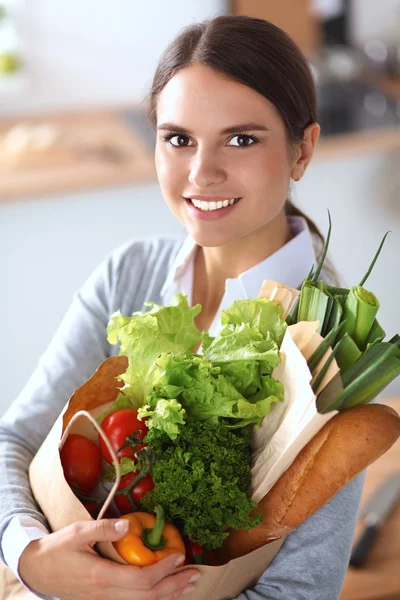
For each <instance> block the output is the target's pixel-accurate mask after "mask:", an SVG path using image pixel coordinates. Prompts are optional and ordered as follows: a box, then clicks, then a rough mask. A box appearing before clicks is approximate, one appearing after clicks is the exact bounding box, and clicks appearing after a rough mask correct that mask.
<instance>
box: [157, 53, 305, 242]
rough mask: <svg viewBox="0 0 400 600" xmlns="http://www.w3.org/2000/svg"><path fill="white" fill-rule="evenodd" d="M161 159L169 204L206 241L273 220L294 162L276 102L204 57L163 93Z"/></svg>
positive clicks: (196, 236) (162, 181)
mask: <svg viewBox="0 0 400 600" xmlns="http://www.w3.org/2000/svg"><path fill="white" fill-rule="evenodd" d="M155 160H156V168H157V174H158V178H159V182H160V186H161V189H162V192H163V195H164V198H165V200H166V202H167V204H168V206H169V208H170V209H171V211H172V212H173V214H174V215H175V216H176V217H177V219H179V221H180V222H181V223H182V224H183V225H184V227H185V228H186V230H187V231H188V232H189V233H190V234H191V236H192V237H193V238H194V240H195V241H196V242H197V243H198V244H199V245H201V246H222V245H225V244H228V243H231V242H234V241H235V240H239V239H242V238H244V237H246V236H249V235H251V234H252V233H253V232H255V231H257V230H259V229H260V228H262V227H265V226H268V224H270V223H271V222H272V221H273V220H274V219H275V218H276V217H277V216H278V215H279V214H280V213H281V211H282V210H283V207H284V204H285V201H286V198H287V193H288V185H289V180H290V175H291V172H292V169H293V164H294V159H293V158H291V156H290V153H289V150H288V144H287V138H286V131H285V127H284V124H283V121H282V119H281V117H280V115H279V113H278V111H277V110H276V108H275V107H274V105H273V104H272V103H271V102H269V101H268V100H267V99H266V98H264V96H262V95H261V94H259V93H258V92H256V91H254V90H253V89H252V88H249V87H247V86H245V85H243V84H242V83H238V82H237V81H234V80H232V79H228V78H227V77H224V76H223V75H221V74H219V73H217V72H216V71H213V70H211V69H209V68H207V67H204V66H202V65H194V66H191V67H188V68H185V69H183V70H181V71H179V72H178V73H177V74H176V75H175V76H174V77H172V79H170V81H169V82H168V83H167V85H166V86H165V87H164V88H163V90H162V92H161V93H160V95H159V98H158V102H157V143H156V153H155ZM191 199H192V200H194V203H195V204H197V205H198V206H197V207H196V206H195V205H194V204H193V202H192V200H191ZM237 199H239V200H238V201H237ZM233 200H234V204H233V205H232V204H228V206H227V207H226V206H224V205H226V204H227V201H230V202H232V201H233ZM199 202H200V204H199ZM218 202H219V204H218ZM221 203H222V208H218V207H220V206H221ZM205 208H208V209H209V210H204V209H205ZM213 209H214V210H213ZM267 228H268V227H267Z"/></svg>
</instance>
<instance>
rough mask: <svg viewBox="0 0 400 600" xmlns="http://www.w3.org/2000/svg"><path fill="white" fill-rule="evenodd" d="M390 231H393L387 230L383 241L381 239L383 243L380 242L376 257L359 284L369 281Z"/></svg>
mask: <svg viewBox="0 0 400 600" xmlns="http://www.w3.org/2000/svg"><path fill="white" fill-rule="evenodd" d="M389 233H391V232H390V231H387V232H386V233H385V235H384V236H383V239H382V241H381V243H380V246H379V248H378V250H377V252H376V254H375V256H374V258H373V259H372V263H371V264H370V266H369V269H368V271H367V272H366V273H365V275H364V277H363V278H362V279H361V281H360V283H359V285H360V286H363V285H364V283H365V282H366V281H367V279H368V277H369V276H370V275H371V272H372V269H373V268H374V266H375V263H376V261H377V260H378V256H379V255H380V253H381V250H382V248H383V244H384V243H385V240H386V237H387V235H388V234H389Z"/></svg>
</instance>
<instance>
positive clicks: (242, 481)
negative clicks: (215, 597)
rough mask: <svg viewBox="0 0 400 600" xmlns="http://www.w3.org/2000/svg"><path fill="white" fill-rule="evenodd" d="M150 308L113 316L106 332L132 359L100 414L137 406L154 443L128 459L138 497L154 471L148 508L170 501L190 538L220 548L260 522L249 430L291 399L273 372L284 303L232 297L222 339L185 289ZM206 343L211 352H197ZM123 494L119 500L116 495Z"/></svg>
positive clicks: (126, 469)
mask: <svg viewBox="0 0 400 600" xmlns="http://www.w3.org/2000/svg"><path fill="white" fill-rule="evenodd" d="M146 306H147V307H148V310H147V311H143V312H142V311H140V312H136V313H134V314H133V315H132V317H125V316H122V315H121V314H120V313H119V312H117V313H115V314H114V315H113V316H112V317H111V320H110V323H109V326H108V339H109V341H110V342H111V343H117V342H118V341H119V342H120V352H121V354H126V355H127V357H128V361H129V366H128V369H127V370H126V372H125V373H124V374H123V375H121V376H120V378H121V379H122V381H123V382H124V385H123V387H122V388H121V391H120V394H119V395H118V397H117V399H116V401H115V402H114V404H113V405H112V406H111V407H110V409H109V410H108V411H107V412H106V413H104V414H103V415H102V416H101V417H100V419H99V421H100V423H107V419H109V418H110V415H112V414H113V413H114V412H115V411H117V412H118V411H121V410H123V409H132V408H133V407H134V408H135V409H137V413H138V416H139V418H140V419H142V420H143V422H145V424H146V427H147V428H148V429H149V433H148V434H147V435H146V437H145V438H144V439H143V442H144V443H146V444H147V446H148V447H147V448H144V449H142V451H140V452H138V453H137V455H138V461H139V462H138V464H136V463H134V462H133V461H132V460H130V459H129V458H127V457H126V456H125V457H122V458H121V469H122V474H123V476H124V477H123V480H125V478H127V477H129V474H130V477H131V480H130V484H129V485H130V486H131V488H132V494H133V492H134V488H135V483H134V480H135V477H136V478H139V477H140V473H143V472H144V473H146V474H148V473H149V472H151V477H152V481H153V483H154V487H153V489H150V490H149V491H148V493H146V494H145V495H144V497H142V498H141V499H140V501H139V505H140V507H142V508H143V507H144V508H145V509H147V510H149V511H153V510H155V507H156V506H159V505H161V506H163V508H164V511H165V516H166V518H167V519H168V520H170V521H172V522H174V524H179V527H180V529H181V531H182V533H183V534H185V536H187V537H188V538H189V539H190V540H191V541H192V542H196V543H198V544H200V545H202V546H204V547H206V548H207V549H214V548H217V547H219V546H220V545H221V544H222V542H223V540H224V539H225V538H226V537H227V535H228V528H229V527H234V528H237V529H246V528H250V527H255V526H256V525H257V524H258V523H259V522H260V519H261V517H259V516H258V517H257V518H255V517H250V513H251V512H252V511H253V509H254V508H256V504H255V503H254V502H252V501H251V498H250V496H251V491H250V463H251V446H250V442H251V427H252V426H253V425H254V426H259V425H260V423H261V421H262V419H263V418H264V417H265V415H267V414H268V413H269V411H270V410H271V406H272V405H273V403H275V402H281V401H282V400H283V386H282V385H281V384H280V383H279V382H278V381H276V380H275V379H274V378H273V377H272V371H273V369H274V368H275V367H276V366H277V365H278V364H279V362H280V355H279V348H280V345H281V342H282V339H283V336H284V334H285V331H286V328H287V325H286V323H285V321H284V320H283V319H282V309H281V307H280V306H279V305H277V304H275V303H273V302H272V301H270V300H268V299H265V298H259V299H255V300H242V301H237V302H235V303H233V305H232V306H231V307H229V309H227V310H226V311H224V312H223V314H222V317H221V322H222V328H221V330H220V332H219V333H218V335H217V336H216V337H212V336H210V335H209V334H208V333H206V332H203V333H201V332H199V331H198V329H197V327H196V325H195V323H194V317H195V316H196V315H197V314H198V313H199V311H200V309H201V307H200V306H199V305H197V306H195V307H193V308H190V307H189V306H188V301H187V297H186V296H184V295H183V294H176V295H175V296H174V298H173V300H172V303H171V305H170V306H159V305H157V304H154V303H153V302H148V303H146ZM199 341H202V342H203V354H196V353H194V352H192V350H193V347H194V346H195V345H196V344H197V343H198V342H199ZM140 441H141V440H140ZM149 461H151V464H150V462H149ZM138 469H139V474H138V475H137V474H133V475H132V473H136V471H137V470H138ZM112 471H113V468H112V467H110V469H109V470H108V473H107V475H106V478H108V479H109V480H110V479H111V480H112V477H113V474H112ZM116 501H118V502H119V504H121V500H120V499H118V493H117V497H116ZM131 506H132V509H134V505H133V504H131ZM137 508H138V507H137Z"/></svg>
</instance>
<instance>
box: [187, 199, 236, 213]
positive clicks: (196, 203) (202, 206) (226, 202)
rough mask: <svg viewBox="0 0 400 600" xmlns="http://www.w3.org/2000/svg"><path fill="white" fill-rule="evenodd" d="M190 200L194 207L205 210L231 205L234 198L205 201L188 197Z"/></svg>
mask: <svg viewBox="0 0 400 600" xmlns="http://www.w3.org/2000/svg"><path fill="white" fill-rule="evenodd" d="M190 201H191V203H192V204H193V205H194V206H195V207H196V208H199V209H200V210H205V211H207V210H218V209H220V208H226V207H227V206H232V204H234V202H235V198H232V199H231V200H218V202H206V201H205V200H195V199H194V198H190Z"/></svg>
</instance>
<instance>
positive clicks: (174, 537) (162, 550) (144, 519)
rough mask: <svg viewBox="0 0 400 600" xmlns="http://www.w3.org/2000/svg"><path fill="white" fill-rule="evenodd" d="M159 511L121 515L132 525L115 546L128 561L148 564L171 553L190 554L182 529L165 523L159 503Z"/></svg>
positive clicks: (137, 564)
mask: <svg viewBox="0 0 400 600" xmlns="http://www.w3.org/2000/svg"><path fill="white" fill-rule="evenodd" d="M155 512H156V515H157V516H156V517H155V516H154V515H152V514H150V513H145V512H132V513H128V514H126V515H121V519H127V520H128V521H129V523H130V528H129V531H128V533H127V534H126V535H125V536H124V537H123V538H121V539H119V540H117V541H116V542H113V545H114V547H115V549H116V551H117V552H118V554H119V555H120V556H121V558H123V559H124V560H125V561H126V562H127V563H129V564H131V565H136V566H137V567H145V566H147V565H152V564H154V563H156V562H158V561H159V560H162V559H163V558H166V557H167V556H169V555H170V554H175V553H176V554H182V555H183V556H185V555H186V549H185V544H184V542H183V539H182V537H181V534H180V533H179V531H178V529H177V528H176V527H175V526H174V525H172V524H171V523H165V517H164V509H163V507H162V506H161V505H158V506H156V509H155ZM183 564H184V561H182V565H183Z"/></svg>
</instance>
